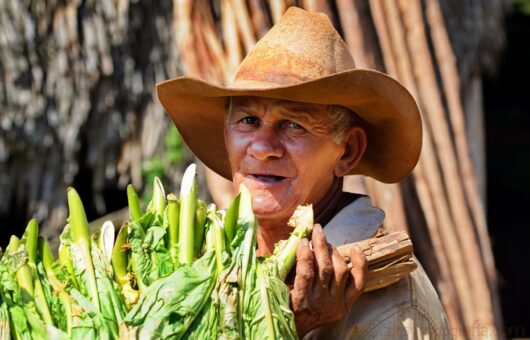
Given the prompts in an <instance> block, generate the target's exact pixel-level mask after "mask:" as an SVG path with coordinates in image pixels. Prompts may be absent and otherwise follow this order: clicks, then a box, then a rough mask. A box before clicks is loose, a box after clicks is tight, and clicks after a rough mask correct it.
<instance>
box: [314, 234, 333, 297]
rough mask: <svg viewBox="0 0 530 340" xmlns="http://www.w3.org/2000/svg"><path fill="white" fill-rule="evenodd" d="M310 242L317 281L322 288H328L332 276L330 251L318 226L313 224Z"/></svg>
mask: <svg viewBox="0 0 530 340" xmlns="http://www.w3.org/2000/svg"><path fill="white" fill-rule="evenodd" d="M312 241H313V250H314V252H315V258H316V268H317V272H318V279H319V281H320V284H321V285H322V288H327V287H329V285H330V282H331V278H332V277H333V274H334V270H333V262H332V260H331V253H332V251H331V248H330V246H329V244H328V242H327V240H326V236H325V235H324V232H323V231H322V227H321V226H320V224H315V226H314V228H313V235H312Z"/></svg>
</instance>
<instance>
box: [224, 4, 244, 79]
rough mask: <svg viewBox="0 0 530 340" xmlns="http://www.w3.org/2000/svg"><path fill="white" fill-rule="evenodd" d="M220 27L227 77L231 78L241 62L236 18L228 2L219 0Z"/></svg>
mask: <svg viewBox="0 0 530 340" xmlns="http://www.w3.org/2000/svg"><path fill="white" fill-rule="evenodd" d="M221 13H222V14H221V26H222V33H223V39H224V43H225V48H226V53H227V58H228V62H227V65H229V66H228V71H227V72H226V73H227V75H228V77H232V76H233V75H234V73H235V71H236V69H237V67H238V65H239V63H240V62H241V46H240V43H239V36H238V35H237V26H236V18H235V15H234V11H233V8H232V5H231V3H230V1H229V0H221Z"/></svg>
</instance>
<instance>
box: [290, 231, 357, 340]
mask: <svg viewBox="0 0 530 340" xmlns="http://www.w3.org/2000/svg"><path fill="white" fill-rule="evenodd" d="M312 240H313V250H311V249H310V248H309V242H308V240H307V239H303V240H302V242H301V243H300V245H299V246H298V250H297V254H296V258H297V263H296V277H295V279H294V287H293V289H292V290H291V305H292V308H293V311H294V314H295V323H296V328H297V331H298V335H299V337H300V338H302V337H304V336H305V335H306V334H307V333H308V332H309V331H311V330H313V329H315V328H318V327H320V326H323V325H326V324H329V323H332V322H334V321H337V320H339V319H340V318H342V317H343V316H344V315H345V314H346V312H347V311H348V310H349V309H350V307H351V306H352V305H353V303H354V301H355V300H357V298H358V297H359V296H360V295H361V294H362V292H363V288H364V280H365V276H366V269H367V265H366V257H365V256H364V254H363V253H362V251H361V250H360V249H357V251H352V253H351V255H350V262H351V264H352V267H351V269H350V268H348V263H347V262H346V261H345V259H344V258H343V257H342V256H341V255H340V254H339V253H338V252H337V249H336V248H335V247H332V246H331V245H330V244H329V243H327V241H326V237H325V236H324V233H323V231H322V227H321V226H320V225H319V224H316V225H315V227H314V228H313V235H312Z"/></svg>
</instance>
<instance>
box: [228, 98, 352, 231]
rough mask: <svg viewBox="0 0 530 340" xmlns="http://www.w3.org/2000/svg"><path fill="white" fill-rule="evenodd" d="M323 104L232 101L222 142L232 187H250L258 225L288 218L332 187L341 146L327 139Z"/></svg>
mask: <svg viewBox="0 0 530 340" xmlns="http://www.w3.org/2000/svg"><path fill="white" fill-rule="evenodd" d="M327 110H328V106H327V105H316V104H305V103H297V102H289V101H281V100H275V99H268V98H259V97H234V99H233V102H232V111H231V112H232V113H231V115H230V116H229V117H228V119H227V123H226V128H225V141H226V148H227V150H228V155H229V160H230V165H231V167H232V178H233V182H234V185H235V186H236V188H237V187H239V185H240V184H241V183H243V184H245V186H247V187H248V189H249V190H250V192H251V193H252V197H253V208H254V212H255V214H256V216H257V217H258V219H260V220H263V219H265V220H267V219H269V220H278V221H282V220H285V219H288V218H289V217H290V216H291V215H292V213H293V211H294V209H295V208H296V207H297V206H298V205H299V204H307V203H317V202H318V201H319V200H320V199H322V198H323V196H324V195H325V194H326V192H327V190H328V189H329V188H330V186H331V184H332V182H333V179H334V171H335V166H336V164H337V162H338V161H339V159H340V158H341V156H342V155H343V153H344V149H345V146H344V145H339V144H337V143H336V142H335V141H334V140H333V138H332V135H331V133H330V132H331V131H330V130H331V126H332V122H331V120H330V119H329V117H328V113H327Z"/></svg>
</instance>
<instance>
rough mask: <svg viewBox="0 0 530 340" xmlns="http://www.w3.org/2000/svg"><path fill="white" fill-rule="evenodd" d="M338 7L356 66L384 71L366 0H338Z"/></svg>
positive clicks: (340, 19) (343, 30)
mask: <svg viewBox="0 0 530 340" xmlns="http://www.w3.org/2000/svg"><path fill="white" fill-rule="evenodd" d="M337 9H338V16H339V21H340V24H341V27H342V32H343V34H344V37H345V39H344V40H345V41H346V44H347V45H348V46H349V47H350V52H351V53H352V56H353V59H354V60H355V66H356V67H358V68H372V69H375V70H380V71H384V65H383V61H382V56H381V49H380V48H379V46H378V45H377V35H376V32H375V28H374V25H373V22H372V20H371V18H370V15H369V14H370V12H369V9H368V4H367V2H366V1H365V0H362V1H351V0H337Z"/></svg>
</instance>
